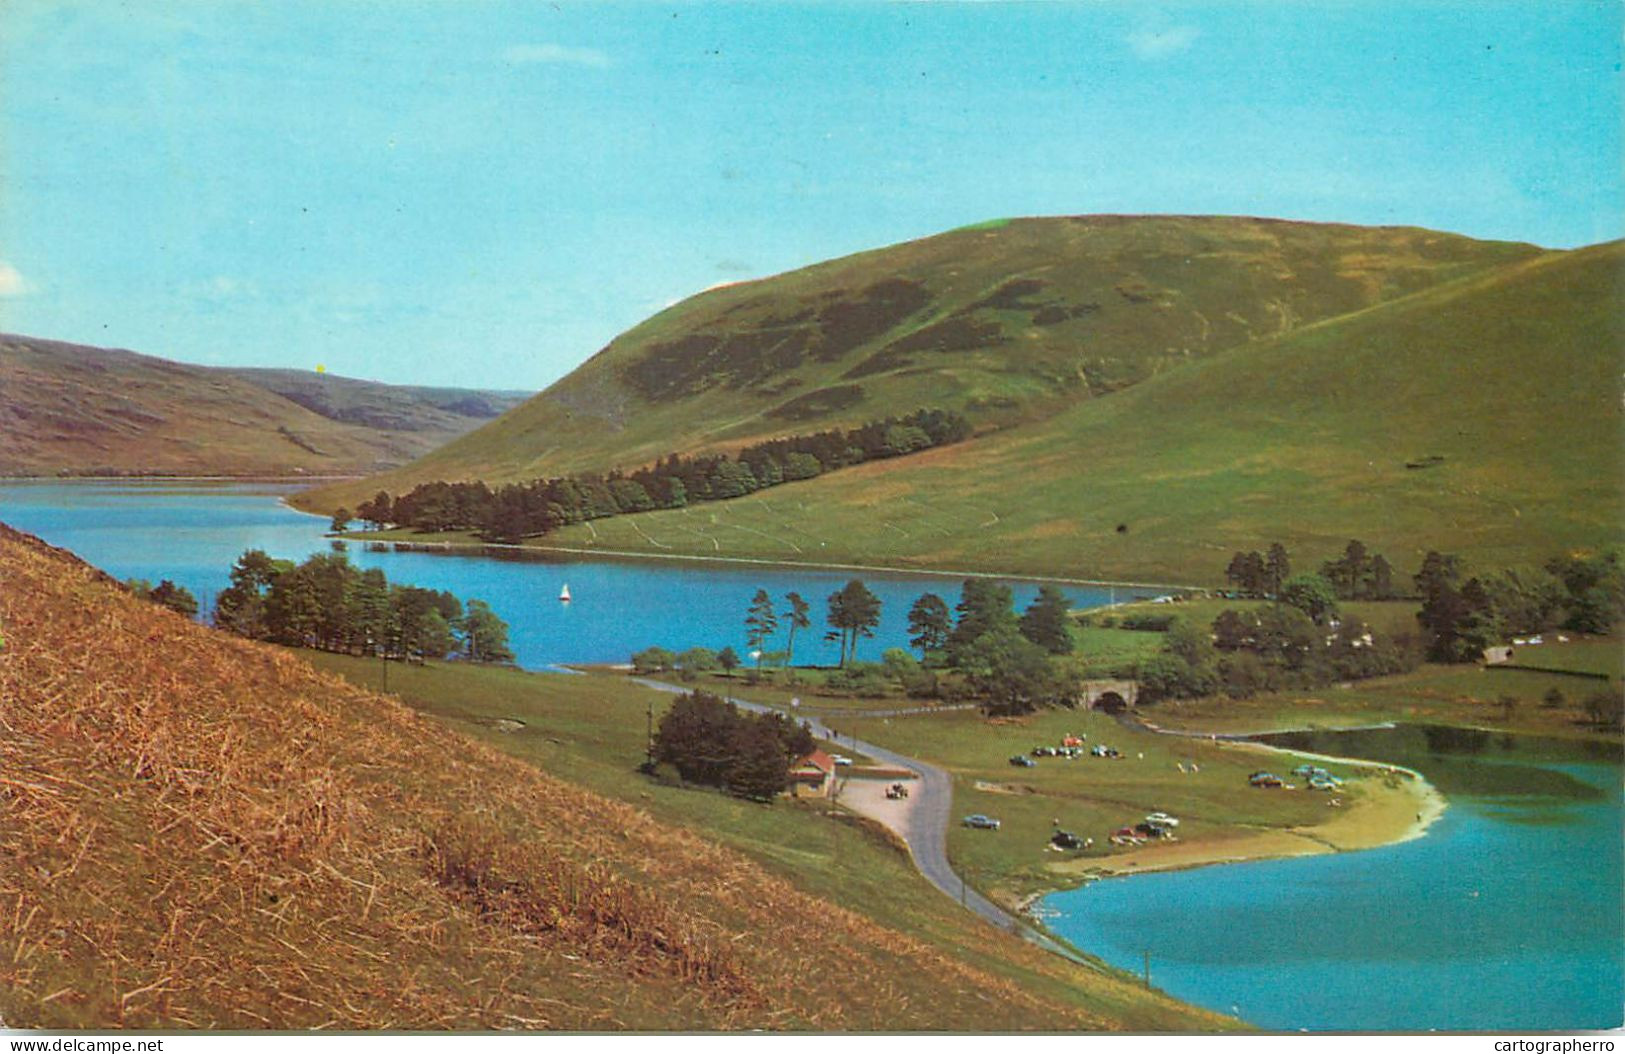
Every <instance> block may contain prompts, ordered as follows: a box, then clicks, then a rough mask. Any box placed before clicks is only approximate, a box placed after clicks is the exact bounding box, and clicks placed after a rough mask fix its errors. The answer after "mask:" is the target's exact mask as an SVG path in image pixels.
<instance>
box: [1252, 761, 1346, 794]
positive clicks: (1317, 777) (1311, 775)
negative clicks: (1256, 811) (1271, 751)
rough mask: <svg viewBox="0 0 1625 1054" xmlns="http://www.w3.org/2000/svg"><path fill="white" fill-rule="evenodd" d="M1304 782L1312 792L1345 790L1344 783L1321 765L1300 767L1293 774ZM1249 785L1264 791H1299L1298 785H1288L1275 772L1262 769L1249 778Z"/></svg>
mask: <svg viewBox="0 0 1625 1054" xmlns="http://www.w3.org/2000/svg"><path fill="white" fill-rule="evenodd" d="M1291 774H1292V775H1293V776H1296V777H1297V778H1298V779H1301V780H1303V781H1304V782H1305V783H1306V784H1307V785H1308V787H1309V789H1310V790H1318V791H1335V790H1342V789H1343V781H1342V780H1340V779H1338V778H1337V777H1336V776H1333V775H1332V774H1331V773H1330V772H1327V771H1326V770H1325V769H1323V768H1321V767H1320V766H1319V765H1299V766H1298V767H1297V768H1295V769H1293V770H1292V773H1291ZM1247 785H1248V786H1250V787H1258V788H1260V789H1262V790H1297V789H1298V785H1297V784H1296V783H1288V782H1287V781H1286V780H1284V779H1282V778H1281V777H1279V776H1277V775H1276V774H1275V773H1273V772H1267V771H1264V770H1262V769H1260V770H1259V771H1258V772H1255V773H1253V774H1252V775H1250V776H1248V777H1247Z"/></svg>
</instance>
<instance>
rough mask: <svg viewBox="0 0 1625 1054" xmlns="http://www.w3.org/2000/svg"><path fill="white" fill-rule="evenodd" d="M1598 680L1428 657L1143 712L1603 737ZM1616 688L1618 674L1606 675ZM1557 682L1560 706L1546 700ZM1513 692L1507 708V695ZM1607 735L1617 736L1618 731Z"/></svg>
mask: <svg viewBox="0 0 1625 1054" xmlns="http://www.w3.org/2000/svg"><path fill="white" fill-rule="evenodd" d="M1607 687H1608V685H1606V684H1605V683H1604V682H1602V681H1598V680H1592V679H1590V678H1581V677H1574V676H1570V675H1564V674H1553V673H1541V672H1536V671H1532V670H1520V669H1516V668H1494V667H1488V668H1487V667H1483V666H1476V665H1474V666H1439V665H1435V664H1431V663H1430V664H1428V665H1425V666H1422V667H1421V668H1420V669H1417V670H1414V671H1412V672H1410V673H1404V674H1396V675H1394V676H1392V677H1377V678H1373V679H1371V680H1369V681H1356V682H1354V683H1352V684H1348V685H1328V686H1327V687H1325V688H1319V689H1315V690H1314V691H1307V692H1302V691H1294V692H1276V693H1270V694H1265V695H1259V696H1255V697H1254V698H1252V699H1244V700H1233V699H1222V698H1215V699H1195V700H1176V701H1170V702H1166V703H1160V704H1158V705H1157V707H1156V708H1155V709H1154V710H1153V711H1150V712H1149V714H1148V716H1150V717H1151V718H1152V720H1154V721H1156V722H1157V723H1158V724H1161V725H1163V726H1165V727H1168V728H1180V729H1187V730H1192V731H1199V732H1233V731H1251V732H1265V731H1271V730H1277V729H1291V728H1347V727H1351V726H1355V725H1367V724H1380V723H1383V722H1388V721H1396V722H1397V721H1410V722H1425V723H1433V724H1447V725H1467V726H1472V727H1479V728H1496V729H1505V730H1506V731H1508V732H1523V733H1529V734H1533V735H1544V736H1561V737H1566V738H1592V737H1597V736H1603V737H1607V736H1608V733H1604V732H1599V731H1598V730H1597V729H1595V728H1594V727H1592V725H1591V723H1590V721H1589V720H1588V718H1587V715H1586V713H1585V710H1584V706H1583V704H1584V701H1585V699H1586V697H1587V696H1589V695H1591V694H1592V693H1594V692H1597V691H1600V690H1604V689H1605V688H1607ZM1612 688H1613V690H1614V691H1616V692H1617V691H1618V690H1619V682H1618V680H1615V681H1613V682H1612ZM1553 689H1556V690H1557V691H1558V692H1560V693H1561V694H1562V696H1563V701H1562V702H1561V703H1560V705H1558V706H1555V707H1554V706H1551V705H1550V704H1549V703H1548V702H1547V698H1546V697H1547V693H1549V692H1551V691H1552V690H1553ZM1507 699H1511V700H1513V701H1514V702H1513V705H1512V707H1511V709H1510V712H1509V710H1508V707H1507V705H1506V703H1505V701H1506V700H1507ZM1612 738H1615V739H1617V738H1618V737H1617V735H1616V736H1613V737H1612Z"/></svg>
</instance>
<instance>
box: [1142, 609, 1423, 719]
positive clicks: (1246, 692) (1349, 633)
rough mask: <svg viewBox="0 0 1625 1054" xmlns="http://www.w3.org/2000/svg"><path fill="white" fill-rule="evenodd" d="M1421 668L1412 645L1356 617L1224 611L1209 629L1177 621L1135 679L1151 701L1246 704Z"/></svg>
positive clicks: (1288, 611) (1281, 611)
mask: <svg viewBox="0 0 1625 1054" xmlns="http://www.w3.org/2000/svg"><path fill="white" fill-rule="evenodd" d="M1417 661H1418V657H1417V655H1416V649H1415V647H1414V645H1413V642H1412V641H1411V640H1409V639H1396V638H1390V637H1387V636H1385V635H1383V634H1379V633H1377V632H1376V631H1374V630H1373V629H1372V628H1371V627H1370V626H1367V625H1366V624H1365V623H1364V622H1362V621H1360V620H1359V619H1357V618H1341V619H1339V618H1337V617H1335V615H1327V616H1325V617H1324V618H1323V619H1322V620H1320V621H1317V620H1316V619H1315V618H1313V617H1312V616H1311V615H1309V614H1308V613H1307V612H1305V611H1304V610H1303V609H1302V608H1301V607H1298V606H1295V605H1293V604H1290V603H1285V602H1280V603H1275V604H1270V605H1268V606H1267V607H1263V608H1258V609H1254V610H1249V611H1236V610H1233V609H1226V610H1224V611H1221V612H1220V613H1219V617H1218V618H1216V619H1215V620H1214V621H1213V624H1212V626H1211V627H1208V626H1203V625H1201V624H1199V623H1197V622H1194V621H1191V620H1189V619H1177V620H1175V622H1174V623H1173V625H1172V626H1171V627H1169V630H1168V635H1167V638H1166V642H1165V646H1164V650H1163V651H1162V652H1161V653H1160V654H1158V655H1155V656H1152V657H1151V658H1150V659H1148V660H1146V661H1144V662H1142V663H1141V664H1140V666H1139V668H1138V669H1137V671H1136V675H1135V676H1136V679H1137V680H1138V681H1139V682H1140V698H1141V699H1142V700H1143V701H1145V702H1155V701H1156V700H1159V699H1167V698H1194V697H1197V696H1203V695H1213V694H1215V693H1218V692H1224V693H1225V694H1226V695H1229V696H1230V697H1231V698H1233V699H1245V698H1248V697H1250V696H1252V695H1254V694H1255V693H1257V692H1271V691H1280V690H1283V689H1293V688H1297V689H1303V688H1315V687H1320V686H1322V685H1327V684H1331V683H1333V682H1336V681H1355V680H1360V679H1362V678H1366V677H1379V676H1382V675H1383V674H1389V673H1399V672H1400V671H1402V670H1406V669H1410V668H1413V667H1414V666H1415V665H1416V663H1417Z"/></svg>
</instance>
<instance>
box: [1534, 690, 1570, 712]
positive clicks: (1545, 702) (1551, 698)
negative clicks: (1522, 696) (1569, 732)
mask: <svg viewBox="0 0 1625 1054" xmlns="http://www.w3.org/2000/svg"><path fill="white" fill-rule="evenodd" d="M1566 702H1568V700H1567V699H1565V698H1564V697H1563V689H1561V688H1548V689H1546V694H1545V695H1543V696H1541V697H1540V705H1541V706H1543V707H1545V708H1546V709H1548V710H1561V709H1562V708H1563V704H1564V703H1566Z"/></svg>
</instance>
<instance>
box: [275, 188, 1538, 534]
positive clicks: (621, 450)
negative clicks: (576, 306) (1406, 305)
mask: <svg viewBox="0 0 1625 1054" xmlns="http://www.w3.org/2000/svg"><path fill="white" fill-rule="evenodd" d="M1539 253H1540V250H1538V249H1536V248H1535V247H1533V246H1528V245H1520V244H1512V243H1504V242H1482V241H1475V240H1473V239H1469V238H1463V237H1460V236H1457V235H1451V234H1441V233H1438V232H1434V231H1426V230H1419V229H1415V228H1366V227H1353V226H1344V225H1331V224H1310V223H1295V222H1287V221H1280V220H1264V219H1248V218H1233V217H1180V216H1140V217H1134V216H1076V217H1059V218H1041V219H1018V220H1010V221H1001V222H997V223H991V224H983V225H980V226H977V227H971V228H965V229H962V230H957V231H950V232H948V233H946V234H941V235H937V236H935V237H931V238H925V239H922V240H920V241H914V242H908V243H905V244H902V245H895V246H891V247H889V248H884V249H877V250H874V251H872V252H865V253H860V254H858V255H856V256H850V257H846V258H843V259H839V260H834V261H831V262H828V263H823V264H818V265H816V266H813V267H808V268H805V269H802V270H799V271H793V272H790V273H787V274H782V275H778V276H776V277H773V278H767V279H763V280H760V281H753V282H742V283H739V284H736V285H731V286H727V287H723V288H718V289H713V290H710V291H708V292H705V293H701V294H699V295H698V296H694V297H691V298H689V299H688V300H685V301H683V302H682V303H680V304H678V305H676V306H674V307H672V308H670V309H668V310H666V311H663V312H661V313H660V314H658V315H655V316H654V317H652V318H650V319H649V320H647V321H646V322H643V323H642V324H640V325H638V326H636V327H634V328H633V329H631V330H630V331H628V332H627V333H625V334H623V335H621V336H620V337H617V338H616V339H615V340H614V341H612V342H611V343H610V344H609V346H608V347H606V348H604V349H603V350H602V351H600V352H599V353H598V354H597V355H595V356H593V358H591V359H590V360H588V361H587V362H586V363H584V364H583V365H582V366H581V367H579V368H578V369H577V370H575V371H574V372H573V373H571V374H570V375H569V376H568V377H566V378H564V379H563V380H561V381H559V382H558V383H556V384H554V385H553V386H552V387H550V388H548V389H547V390H546V391H544V392H543V393H541V394H540V395H538V396H537V397H535V398H534V399H532V400H531V401H530V402H528V403H526V404H525V405H524V406H523V407H521V408H519V409H518V410H516V411H514V412H513V413H511V414H509V415H507V416H505V417H504V418H502V419H501V420H499V421H496V422H493V423H492V424H490V425H488V426H486V427H483V428H481V429H478V430H477V431H475V432H472V433H470V434H468V435H466V436H464V437H462V438H461V439H459V440H457V441H455V442H453V443H451V444H449V445H447V446H446V447H445V448H443V449H441V450H437V451H435V452H434V453H433V454H431V455H429V456H428V457H426V458H424V459H422V460H421V461H418V462H416V463H414V464H412V465H410V466H408V467H406V468H404V469H401V470H398V471H395V472H391V473H387V474H384V475H382V476H380V477H379V478H377V479H374V480H369V481H367V482H366V483H364V484H357V485H353V486H344V487H337V488H329V489H326V490H323V491H320V492H317V493H315V494H313V495H311V496H310V497H309V498H308V499H307V501H308V502H309V504H310V505H311V506H313V507H331V506H334V505H336V504H340V503H344V504H350V505H351V506H352V507H353V505H354V503H355V502H356V501H358V500H360V499H361V498H363V497H368V496H370V495H371V493H373V492H375V491H376V490H378V489H384V490H388V491H391V492H392V493H399V492H401V491H403V490H406V489H410V486H411V485H412V484H414V483H416V482H421V481H424V480H431V479H447V480H453V479H485V480H488V481H493V482H500V481H511V480H523V479H532V478H536V477H538V476H544V475H549V474H557V473H562V472H569V471H578V470H603V469H609V468H613V467H617V466H620V467H626V468H633V467H636V466H638V465H641V464H646V463H648V462H650V461H651V460H653V459H654V458H656V457H658V456H660V455H662V454H665V453H667V452H670V451H689V452H692V451H696V450H703V449H707V448H722V449H727V448H730V447H733V446H738V445H742V444H743V443H744V442H746V441H749V440H752V439H756V438H761V437H765V436H771V435H782V434H785V433H790V432H797V431H811V430H816V429H819V428H823V427H827V426H829V425H831V424H836V423H842V424H853V423H858V422H862V421H865V420H870V419H874V418H878V417H883V416H885V415H887V414H891V413H904V412H907V411H909V410H912V409H916V408H918V407H921V406H926V405H934V406H941V407H944V408H948V409H953V410H958V411H962V412H964V413H966V414H967V415H968V416H970V417H971V418H972V420H973V421H975V422H976V423H977V424H979V425H980V426H982V427H1005V426H1011V425H1017V424H1021V423H1023V422H1029V421H1034V420H1039V419H1042V418H1044V417H1047V416H1049V415H1052V414H1054V413H1058V412H1060V411H1062V410H1064V409H1066V408H1067V407H1071V406H1075V405H1077V404H1079V403H1083V402H1088V401H1090V400H1093V399H1095V398H1097V397H1100V396H1103V395H1107V394H1110V393H1113V392H1118V391H1121V390H1123V389H1126V388H1129V387H1132V386H1133V385H1135V384H1138V383H1140V382H1142V381H1144V380H1146V379H1148V378H1151V377H1154V376H1157V375H1159V374H1162V373H1166V372H1168V371H1170V370H1174V369H1177V368H1183V367H1184V366H1186V365H1188V364H1190V363H1192V362H1196V361H1200V360H1203V359H1206V358H1211V357H1214V356H1217V355H1222V354H1224V353H1226V352H1228V351H1232V350H1235V349H1239V348H1244V347H1247V346H1250V345H1254V344H1257V343H1259V342H1262V341H1267V340H1271V339H1274V338H1276V337H1279V336H1280V335H1281V334H1283V333H1290V332H1292V331H1294V330H1297V329H1299V328H1302V327H1303V326H1305V325H1309V324H1311V323H1314V322H1317V321H1321V320H1324V319H1328V318H1334V317H1337V316H1339V315H1344V314H1348V313H1349V312H1352V311H1358V310H1363V309H1365V308H1368V307H1371V306H1374V305H1376V304H1379V303H1383V302H1386V301H1389V300H1393V299H1395V298H1398V297H1402V296H1405V295H1408V294H1410V293H1414V292H1417V291H1419V290H1422V289H1426V288H1430V287H1432V286H1435V285H1437V284H1439V283H1441V282H1447V281H1451V280H1453V279H1457V278H1461V277H1463V276H1465V275H1469V274H1473V273H1476V272H1478V271H1481V270H1483V269H1485V268H1490V267H1495V266H1499V265H1503V264H1506V263H1509V262H1516V261H1520V260H1527V259H1530V258H1532V257H1534V256H1537V255H1539Z"/></svg>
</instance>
